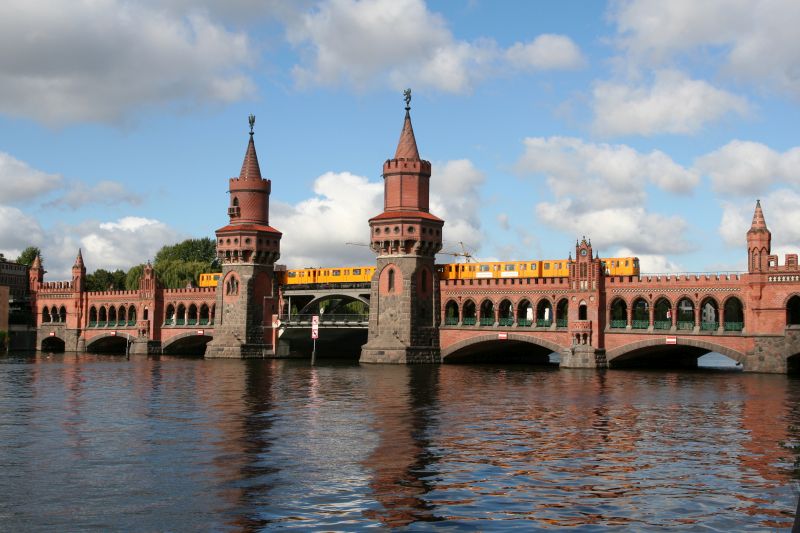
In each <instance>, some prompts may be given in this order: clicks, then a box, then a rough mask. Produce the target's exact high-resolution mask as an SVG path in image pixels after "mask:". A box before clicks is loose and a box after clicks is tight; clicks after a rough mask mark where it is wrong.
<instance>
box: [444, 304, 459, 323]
mask: <svg viewBox="0 0 800 533" xmlns="http://www.w3.org/2000/svg"><path fill="white" fill-rule="evenodd" d="M459 318H460V317H459V312H458V304H457V303H456V301H455V300H448V301H447V304H446V305H445V306H444V324H445V325H446V326H457V325H458V322H459Z"/></svg>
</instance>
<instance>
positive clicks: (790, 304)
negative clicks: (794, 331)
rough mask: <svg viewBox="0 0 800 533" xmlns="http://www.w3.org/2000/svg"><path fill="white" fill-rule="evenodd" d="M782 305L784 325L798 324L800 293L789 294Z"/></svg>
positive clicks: (799, 317) (799, 322) (799, 323)
mask: <svg viewBox="0 0 800 533" xmlns="http://www.w3.org/2000/svg"><path fill="white" fill-rule="evenodd" d="M783 307H784V308H785V309H786V325H787V326H797V325H800V295H798V294H797V293H793V294H790V295H789V296H788V297H787V298H786V300H784V303H783Z"/></svg>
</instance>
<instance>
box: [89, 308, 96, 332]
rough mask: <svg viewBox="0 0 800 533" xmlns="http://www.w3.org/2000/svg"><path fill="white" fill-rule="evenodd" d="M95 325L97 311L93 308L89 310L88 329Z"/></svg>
mask: <svg viewBox="0 0 800 533" xmlns="http://www.w3.org/2000/svg"><path fill="white" fill-rule="evenodd" d="M96 325H97V309H96V308H95V306H91V307H90V308H89V327H90V328H93V327H95V326H96Z"/></svg>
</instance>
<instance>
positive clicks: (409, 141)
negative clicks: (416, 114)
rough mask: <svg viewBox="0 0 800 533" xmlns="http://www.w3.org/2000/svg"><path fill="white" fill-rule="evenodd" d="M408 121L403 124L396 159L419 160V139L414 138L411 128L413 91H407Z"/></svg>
mask: <svg viewBox="0 0 800 533" xmlns="http://www.w3.org/2000/svg"><path fill="white" fill-rule="evenodd" d="M404 94H405V98H406V119H405V121H404V122H403V131H401V132H400V141H399V142H398V143H397V151H396V152H395V154H394V158H395V159H419V150H417V139H416V138H415V137H414V128H413V127H412V126H411V90H410V89H406V92H405V93H404Z"/></svg>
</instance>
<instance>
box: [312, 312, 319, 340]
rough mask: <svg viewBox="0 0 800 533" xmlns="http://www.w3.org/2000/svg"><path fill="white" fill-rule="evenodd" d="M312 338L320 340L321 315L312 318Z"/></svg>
mask: <svg viewBox="0 0 800 533" xmlns="http://www.w3.org/2000/svg"><path fill="white" fill-rule="evenodd" d="M311 338H312V339H319V315H314V316H312V317H311Z"/></svg>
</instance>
